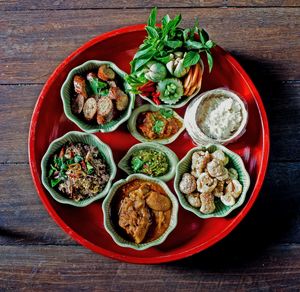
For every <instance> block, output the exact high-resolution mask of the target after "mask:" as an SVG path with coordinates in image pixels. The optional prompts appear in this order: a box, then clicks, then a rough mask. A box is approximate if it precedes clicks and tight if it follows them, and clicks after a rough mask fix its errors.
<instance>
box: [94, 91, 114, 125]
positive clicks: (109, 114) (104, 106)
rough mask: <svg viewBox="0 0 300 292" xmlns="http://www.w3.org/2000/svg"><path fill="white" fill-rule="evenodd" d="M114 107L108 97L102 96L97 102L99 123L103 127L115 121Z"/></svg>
mask: <svg viewBox="0 0 300 292" xmlns="http://www.w3.org/2000/svg"><path fill="white" fill-rule="evenodd" d="M113 116H114V105H113V102H112V100H111V99H110V98H109V97H108V96H102V97H101V98H99V100H98V102H97V123H98V124H99V125H103V124H105V123H107V122H109V121H111V120H112V119H113Z"/></svg>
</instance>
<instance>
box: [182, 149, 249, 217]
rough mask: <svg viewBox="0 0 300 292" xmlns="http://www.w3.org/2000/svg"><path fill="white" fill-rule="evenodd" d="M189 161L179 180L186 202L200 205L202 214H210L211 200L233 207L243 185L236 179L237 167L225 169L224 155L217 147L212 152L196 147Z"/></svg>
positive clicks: (225, 157) (211, 210) (195, 205)
mask: <svg viewBox="0 0 300 292" xmlns="http://www.w3.org/2000/svg"><path fill="white" fill-rule="evenodd" d="M191 160H192V162H191V170H190V172H187V173H184V174H183V175H182V177H181V180H180V182H179V189H180V191H181V192H182V193H183V194H184V195H185V198H186V200H187V202H188V203H189V204H190V205H191V206H193V207H195V208H200V209H199V210H200V212H201V213H203V214H209V213H213V212H214V211H215V209H216V205H215V203H216V202H219V201H221V202H222V203H223V205H225V206H233V205H234V204H235V203H236V199H238V198H239V196H240V195H241V193H242V191H243V186H242V184H241V183H240V182H239V181H238V180H237V179H238V172H237V170H236V169H234V168H227V164H228V162H229V158H228V156H227V155H226V154H225V153H224V152H223V151H221V150H216V151H214V152H213V153H209V152H208V151H200V150H199V151H195V152H194V153H193V154H192V159H191ZM195 182H196V186H195Z"/></svg>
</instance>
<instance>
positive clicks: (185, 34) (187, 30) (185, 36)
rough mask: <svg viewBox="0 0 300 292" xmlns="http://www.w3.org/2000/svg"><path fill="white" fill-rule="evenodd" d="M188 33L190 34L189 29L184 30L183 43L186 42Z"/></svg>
mask: <svg viewBox="0 0 300 292" xmlns="http://www.w3.org/2000/svg"><path fill="white" fill-rule="evenodd" d="M190 32H191V30H190V29H189V28H186V29H185V30H184V31H183V40H184V41H187V40H188V38H189V34H190Z"/></svg>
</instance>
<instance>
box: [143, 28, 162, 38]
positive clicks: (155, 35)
mask: <svg viewBox="0 0 300 292" xmlns="http://www.w3.org/2000/svg"><path fill="white" fill-rule="evenodd" d="M145 28H146V31H147V33H148V36H149V37H150V38H151V39H157V38H158V37H159V34H158V32H157V31H156V29H155V28H154V27H151V26H146V27H145Z"/></svg>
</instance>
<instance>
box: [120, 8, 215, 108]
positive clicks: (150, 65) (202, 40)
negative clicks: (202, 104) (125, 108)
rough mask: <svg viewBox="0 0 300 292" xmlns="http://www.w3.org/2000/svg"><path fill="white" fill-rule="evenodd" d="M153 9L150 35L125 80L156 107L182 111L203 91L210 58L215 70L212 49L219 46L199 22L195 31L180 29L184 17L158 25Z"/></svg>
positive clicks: (150, 17) (148, 25) (148, 32)
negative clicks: (181, 108) (205, 66)
mask: <svg viewBox="0 0 300 292" xmlns="http://www.w3.org/2000/svg"><path fill="white" fill-rule="evenodd" d="M156 19H157V9H156V8H154V9H152V11H151V13H150V16H149V19H148V23H147V25H146V27H145V29H146V31H147V36H146V38H145V39H144V41H143V43H142V44H141V45H140V47H139V49H138V51H137V53H136V54H135V56H134V58H133V60H132V61H131V63H130V65H131V73H130V74H129V75H128V76H126V77H125V79H126V80H127V82H128V84H129V88H130V91H131V92H132V93H135V94H139V95H140V96H141V97H142V98H143V99H144V100H146V101H148V102H150V103H151V104H153V105H156V106H168V107H171V108H180V107H182V106H184V105H186V104H187V103H188V102H189V101H190V100H191V99H192V98H193V97H194V96H196V95H197V93H198V92H199V91H200V89H201V85H202V76H203V72H204V63H203V61H202V59H203V58H204V55H206V58H207V63H208V71H209V72H210V71H211V69H212V67H213V57H212V53H211V49H212V48H213V47H214V46H215V43H214V42H213V41H212V40H210V39H209V35H208V34H207V32H206V31H205V30H204V29H203V28H200V27H199V25H198V22H197V21H196V22H195V25H194V26H193V27H192V28H185V29H184V28H181V27H179V25H180V22H181V15H180V14H179V15H176V16H175V17H174V18H173V19H172V18H170V16H169V15H165V16H164V17H163V18H162V20H161V23H160V24H157V22H156V21H157V20H156Z"/></svg>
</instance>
